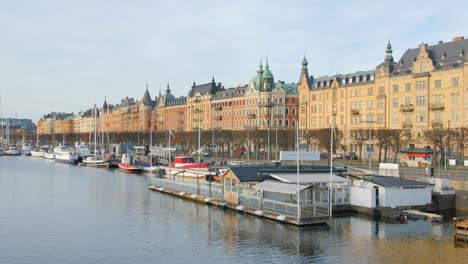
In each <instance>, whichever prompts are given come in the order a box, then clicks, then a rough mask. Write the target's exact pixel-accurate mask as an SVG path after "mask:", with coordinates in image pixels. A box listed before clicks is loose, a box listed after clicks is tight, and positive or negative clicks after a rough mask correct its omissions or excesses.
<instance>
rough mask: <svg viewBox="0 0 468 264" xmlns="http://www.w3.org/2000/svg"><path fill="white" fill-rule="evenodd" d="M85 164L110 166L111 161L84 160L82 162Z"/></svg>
mask: <svg viewBox="0 0 468 264" xmlns="http://www.w3.org/2000/svg"><path fill="white" fill-rule="evenodd" d="M81 163H82V164H83V165H86V166H91V167H106V166H107V167H108V166H109V161H107V160H83V161H82V162H81Z"/></svg>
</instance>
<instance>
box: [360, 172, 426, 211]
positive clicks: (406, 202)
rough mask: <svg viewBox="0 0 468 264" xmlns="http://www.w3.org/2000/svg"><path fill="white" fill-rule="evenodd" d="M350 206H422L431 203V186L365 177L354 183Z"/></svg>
mask: <svg viewBox="0 0 468 264" xmlns="http://www.w3.org/2000/svg"><path fill="white" fill-rule="evenodd" d="M354 182H355V183H356V185H355V186H353V187H352V188H351V204H352V205H358V206H363V207H369V208H375V207H391V208H395V207H402V206H405V207H406V206H424V205H427V204H430V203H431V202H432V184H430V183H427V182H420V181H415V180H410V179H404V178H400V177H391V176H365V177H363V178H361V179H360V180H359V181H354Z"/></svg>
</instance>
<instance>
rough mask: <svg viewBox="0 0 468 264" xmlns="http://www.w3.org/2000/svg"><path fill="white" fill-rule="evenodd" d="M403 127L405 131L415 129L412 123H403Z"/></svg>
mask: <svg viewBox="0 0 468 264" xmlns="http://www.w3.org/2000/svg"><path fill="white" fill-rule="evenodd" d="M401 126H402V127H403V128H404V129H411V128H412V127H413V122H411V121H403V123H401Z"/></svg>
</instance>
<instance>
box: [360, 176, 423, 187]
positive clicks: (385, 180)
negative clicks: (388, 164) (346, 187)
mask: <svg viewBox="0 0 468 264" xmlns="http://www.w3.org/2000/svg"><path fill="white" fill-rule="evenodd" d="M364 180H366V181H369V182H372V183H374V184H376V185H380V186H382V187H405V186H431V185H432V184H430V183H427V182H420V181H415V180H409V179H405V178H401V177H393V176H367V177H365V178H364Z"/></svg>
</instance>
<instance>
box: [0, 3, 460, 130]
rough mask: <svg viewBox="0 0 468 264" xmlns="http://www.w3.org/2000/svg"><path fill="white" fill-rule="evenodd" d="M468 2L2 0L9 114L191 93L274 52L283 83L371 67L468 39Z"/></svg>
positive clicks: (2, 64)
mask: <svg viewBox="0 0 468 264" xmlns="http://www.w3.org/2000/svg"><path fill="white" fill-rule="evenodd" d="M466 10H468V1H407V0H406V1H375V0H372V1H202V0H200V1H177V0H172V1H146V0H133V1H130V0H128V1H123V0H120V1H119V0H113V1H111V0H99V1H98V0H94V1H88V0H76V1H66V0H57V1H52V0H41V1H37V0H31V1H22V0H14V1H9V0H0V73H1V74H0V93H1V94H2V104H1V107H0V111H1V113H0V114H1V115H2V116H12V117H14V116H15V113H17V115H18V117H26V118H32V119H33V121H37V120H38V119H39V118H40V117H41V115H42V114H45V113H47V112H50V111H66V112H78V111H80V110H85V109H87V108H89V107H92V105H93V104H94V103H97V104H98V105H102V103H103V100H104V96H107V98H108V102H109V103H118V102H120V99H121V98H124V97H125V96H129V97H135V98H136V99H141V97H142V96H143V93H144V90H145V84H146V82H148V83H149V88H150V94H151V96H152V97H154V96H155V95H157V93H158V90H159V88H162V89H165V86H166V83H167V82H170V84H171V88H172V91H173V94H174V95H176V96H180V95H186V94H187V93H188V90H189V88H190V86H191V84H192V83H193V81H195V82H196V83H199V84H200V83H206V82H209V81H210V80H211V78H212V76H213V75H214V77H215V79H216V81H220V82H222V83H223V84H224V86H225V87H226V88H228V87H232V86H237V85H238V84H245V83H247V82H248V81H249V80H250V78H251V77H252V76H253V75H254V74H255V71H256V70H257V67H258V64H259V61H260V59H263V60H264V59H265V57H266V56H268V59H269V62H270V67H271V70H272V72H273V74H274V76H275V80H278V79H279V80H285V81H287V82H297V80H298V78H299V73H300V63H301V60H302V57H303V55H304V54H306V55H307V59H308V61H309V72H310V73H311V74H312V75H314V76H320V75H330V74H334V73H348V72H354V71H358V70H370V69H374V68H375V66H376V65H377V64H379V63H380V62H381V61H382V60H383V58H384V56H385V46H386V42H387V39H388V38H389V37H390V39H391V42H392V44H393V50H394V57H395V59H398V58H399V57H400V56H401V55H402V53H403V52H404V50H406V49H408V48H414V47H417V45H418V44H420V43H422V42H425V43H429V44H434V43H436V42H437V41H438V40H443V41H450V40H451V38H452V37H454V36H467V35H468V34H467V29H468V19H467V18H466V16H465V14H464V12H465V11H466Z"/></svg>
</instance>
